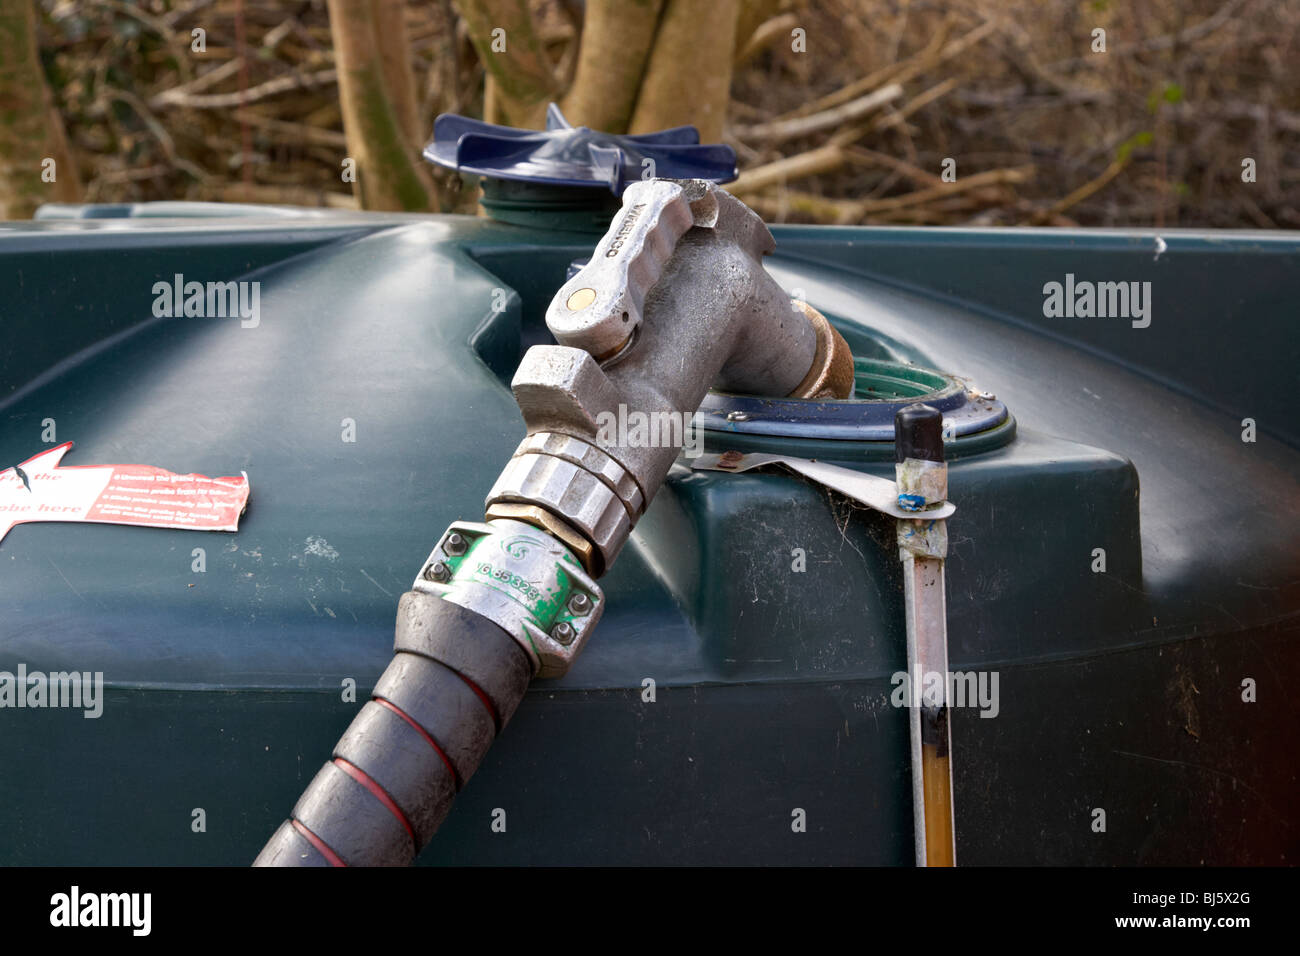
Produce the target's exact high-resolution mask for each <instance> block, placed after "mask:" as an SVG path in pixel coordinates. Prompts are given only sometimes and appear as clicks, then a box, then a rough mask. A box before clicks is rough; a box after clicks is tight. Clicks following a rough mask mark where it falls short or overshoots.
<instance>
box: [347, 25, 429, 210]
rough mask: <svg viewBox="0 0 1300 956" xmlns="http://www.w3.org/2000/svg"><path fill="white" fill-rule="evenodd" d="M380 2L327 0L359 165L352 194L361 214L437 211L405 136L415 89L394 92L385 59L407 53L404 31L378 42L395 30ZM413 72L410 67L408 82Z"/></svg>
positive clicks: (349, 133)
mask: <svg viewBox="0 0 1300 956" xmlns="http://www.w3.org/2000/svg"><path fill="white" fill-rule="evenodd" d="M382 2H384V0H328V6H329V14H330V34H331V35H332V36H333V38H334V59H335V62H336V64H337V66H338V83H339V101H340V105H341V106H342V109H343V131H344V133H345V134H346V135H347V140H348V152H349V153H350V154H351V157H352V159H354V160H355V161H356V174H357V175H356V182H355V184H354V186H353V190H354V192H355V194H356V195H357V197H358V198H359V199H360V201H361V208H363V209H383V210H397V211H407V212H423V211H426V210H431V209H433V210H436V209H437V193H436V190H435V187H434V185H433V179H432V177H431V176H430V175H429V171H428V170H427V169H425V167H424V166H423V164H422V161H421V160H420V159H419V158H418V155H417V151H416V148H415V143H413V142H412V141H411V140H410V138H409V136H408V133H407V129H409V128H410V127H412V126H414V120H413V119H411V118H409V117H407V116H404V115H403V113H404V112H405V110H406V108H405V107H402V106H399V104H401V103H402V102H403V101H404V100H405V99H406V98H407V97H409V99H410V102H411V103H414V98H415V94H414V90H413V89H410V90H407V91H406V92H405V93H403V92H398V93H394V92H392V91H391V90H390V89H389V84H388V75H389V69H386V64H385V59H384V55H383V51H384V50H385V49H387V50H405V49H406V31H405V28H404V26H403V27H402V29H401V32H400V34H399V37H398V38H393V37H391V36H388V37H385V40H384V42H383V43H382V44H381V43H380V41H379V30H380V24H381V22H382V23H384V24H385V26H384V29H385V30H394V29H396V28H395V27H394V26H393V24H392V23H391V20H392V17H391V16H389V17H388V18H387V19H386V20H385V19H383V18H381V16H380V14H379V9H378V8H379V6H380V4H381V3H382ZM390 59H391V58H390ZM409 69H410V68H409V65H408V66H407V68H406V71H407V76H408V77H409ZM395 72H397V73H398V74H400V73H401V70H400V69H398V70H396V71H395ZM397 82H399V83H400V82H401V80H400V79H399V80H398V81H397Z"/></svg>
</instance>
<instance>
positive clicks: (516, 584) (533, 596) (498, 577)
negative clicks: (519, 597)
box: [474, 562, 542, 601]
mask: <svg viewBox="0 0 1300 956" xmlns="http://www.w3.org/2000/svg"><path fill="white" fill-rule="evenodd" d="M474 572H475V573H476V574H481V575H483V576H484V577H487V578H491V579H492V580H494V581H500V582H501V583H502V584H508V585H509V586H510V587H512V588H514V589H515V590H516V591H519V592H521V593H522V594H523V595H524V596H525V597H527V598H528V599H529V600H530V601H540V600H541V599H542V592H541V590H540V589H539V588H537V587H535V586H534V585H532V584H530V583H529V582H527V581H525V580H524V579H523V578H521V577H520V576H519V575H517V574H515V573H514V572H513V571H510V570H508V569H506V568H494V567H492V565H490V564H488V563H487V562H482V563H480V564H479V565H477V566H476V567H475V568H474Z"/></svg>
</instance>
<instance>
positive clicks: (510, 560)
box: [456, 533, 574, 628]
mask: <svg viewBox="0 0 1300 956" xmlns="http://www.w3.org/2000/svg"><path fill="white" fill-rule="evenodd" d="M566 559H568V560H570V561H572V560H574V559H573V558H571V557H570V556H569V555H568V554H567V552H566V551H564V550H563V549H559V548H557V545H556V543H555V542H554V541H549V540H544V539H542V538H538V537H535V536H533V535H530V534H527V533H518V534H510V535H501V536H498V535H488V536H487V537H484V538H480V539H479V540H478V541H476V542H475V543H474V546H473V547H472V548H470V550H469V553H468V554H466V555H465V559H464V561H463V562H462V563H461V566H460V567H459V568H458V569H457V573H456V577H457V578H459V579H461V580H465V581H473V582H476V583H478V584H482V585H484V586H485V587H490V588H492V589H493V590H494V591H498V592H499V593H501V594H504V595H506V596H507V597H509V598H510V599H511V600H513V601H515V602H516V603H518V604H521V605H523V606H524V607H525V608H526V609H527V610H528V613H529V615H530V616H531V617H532V619H533V621H534V622H535V623H536V624H537V626H538V627H541V628H548V627H549V626H550V625H551V624H552V623H553V622H554V620H555V619H556V617H557V616H558V615H559V614H560V612H561V611H562V610H563V609H564V601H565V598H567V597H568V594H569V589H570V587H571V585H570V579H569V575H568V574H567V573H566V572H565V569H564V561H565V560H566Z"/></svg>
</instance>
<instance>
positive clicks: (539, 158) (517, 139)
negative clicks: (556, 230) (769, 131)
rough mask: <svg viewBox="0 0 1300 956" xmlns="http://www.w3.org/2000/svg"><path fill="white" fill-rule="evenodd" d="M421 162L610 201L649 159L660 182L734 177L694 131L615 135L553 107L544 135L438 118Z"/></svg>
mask: <svg viewBox="0 0 1300 956" xmlns="http://www.w3.org/2000/svg"><path fill="white" fill-rule="evenodd" d="M424 158H425V159H427V160H429V162H431V163H436V164H437V165H439V166H446V167H449V168H451V169H455V170H459V171H460V172H463V173H472V174H475V175H478V176H483V177H486V178H488V179H508V180H513V181H516V182H527V183H546V184H550V185H553V186H579V187H597V188H607V189H609V190H610V191H611V192H612V193H613V194H614V195H615V196H619V195H622V193H623V190H624V188H625V187H626V186H627V185H628V184H629V183H632V182H635V181H637V180H638V179H641V178H642V170H643V168H644V167H643V161H644V160H647V159H649V160H652V161H653V162H654V174H655V176H657V177H661V178H664V179H708V180H712V181H713V182H715V183H726V182H730V181H731V180H733V179H735V178H736V151H735V150H733V149H732V148H731V147H730V146H723V145H721V144H713V145H701V143H700V133H699V130H697V129H696V128H695V127H694V126H677V127H674V128H673V129H666V130H661V131H660V132H658V133H643V134H640V135H636V136H631V135H629V136H616V135H614V134H612V133H602V132H599V131H598V130H593V129H589V128H588V127H586V126H577V127H575V126H573V125H572V124H571V123H569V121H568V120H566V119H565V118H564V114H563V113H561V112H560V108H559V107H558V106H556V105H555V104H554V103H552V104H550V105H549V106H548V107H547V108H546V129H545V130H534V129H515V128H514V127H511V126H497V125H495V124H492V123H484V122H482V121H481V120H476V119H470V118H469V117H467V116H458V115H457V114H455V113H443V114H442V115H441V116H439V117H438V118H437V119H436V120H435V121H434V124H433V140H432V141H431V142H430V143H429V145H427V146H426V147H425V148H424Z"/></svg>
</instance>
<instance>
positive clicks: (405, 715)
mask: <svg viewBox="0 0 1300 956" xmlns="http://www.w3.org/2000/svg"><path fill="white" fill-rule="evenodd" d="M371 699H372V700H373V701H374V702H375V703H376V704H378V705H379V706H380V707H387V708H388V709H389V710H391V711H392V712H393V713H395V714H396V715H397V716H398V717H401V718H402V719H403V720H404V721H406V722H407V723H408V724H410V725H411V726H412V727H414V728H415V730H416V733H418V734H419V735H420V736H421V737H423V738H424V739H425V742H427V743H428V745H429V746H430V747H432V748H433V749H434V750H436V751H437V752H438V756H439V757H441V758H442V762H443V763H445V764H446V765H447V770H448V771H450V772H451V779H452V780H453V781H454V782H455V784H456V792H457V793H459V792H460V775H459V774H458V773H456V768H455V767H453V766H452V764H451V760H450V759H449V758H448V757H447V754H446V752H445V751H444V750H443V749H442V748H441V747H439V746H438V741H436V740H434V739H433V737H432V736H430V734H429V732H428V731H427V730H425V729H424V728H423V727H421V726H420V725H419V724H417V723H416V722H415V720H414V719H413V718H412V717H411V715H410V714H408V713H407V712H406V711H404V710H402V708H400V707H398V706H397V705H396V704H394V703H393V702H392V701H391V700H386V699H385V698H383V697H373V698H371Z"/></svg>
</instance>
